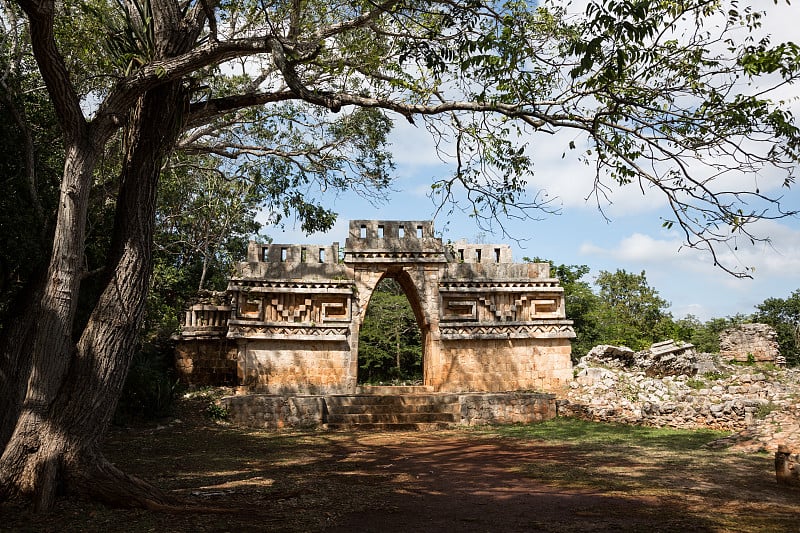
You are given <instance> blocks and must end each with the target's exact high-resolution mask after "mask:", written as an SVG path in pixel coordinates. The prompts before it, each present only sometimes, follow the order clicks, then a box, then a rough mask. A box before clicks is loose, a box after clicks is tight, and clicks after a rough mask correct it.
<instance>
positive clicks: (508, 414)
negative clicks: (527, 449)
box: [458, 393, 556, 426]
mask: <svg viewBox="0 0 800 533" xmlns="http://www.w3.org/2000/svg"><path fill="white" fill-rule="evenodd" d="M458 400H459V403H460V404H461V424H463V425H466V426H479V425H485V424H530V423H532V422H541V421H543V420H551V419H553V418H555V417H556V403H555V395H554V394H537V393H506V394H485V393H476V394H462V395H459V398H458Z"/></svg>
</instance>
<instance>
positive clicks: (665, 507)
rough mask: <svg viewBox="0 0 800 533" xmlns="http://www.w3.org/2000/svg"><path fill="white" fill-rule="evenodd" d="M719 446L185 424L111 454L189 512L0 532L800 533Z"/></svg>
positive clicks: (502, 432) (125, 441)
mask: <svg viewBox="0 0 800 533" xmlns="http://www.w3.org/2000/svg"><path fill="white" fill-rule="evenodd" d="M718 436H719V435H711V434H699V433H689V432H673V433H668V434H664V433H660V432H655V431H652V430H645V429H635V428H623V427H611V426H602V425H597V424H588V423H579V424H578V423H575V422H569V421H555V422H551V423H547V424H546V425H543V426H539V427H537V428H533V427H530V428H529V427H522V426H515V427H512V428H495V429H489V430H484V431H476V430H451V431H437V432H395V433H353V432H322V431H320V432H305V433H303V432H293V433H287V432H284V433H279V432H259V431H243V430H237V429H233V428H227V427H223V426H219V425H216V424H214V423H212V422H210V421H207V420H202V419H199V418H194V419H192V417H191V416H188V417H187V416H184V417H182V418H180V419H179V420H171V421H165V422H163V423H162V424H161V425H149V426H142V427H134V428H128V429H115V430H113V431H112V432H111V434H110V435H109V438H108V442H107V444H106V453H107V455H108V456H109V457H110V458H111V459H112V460H113V461H114V462H116V463H117V464H118V465H120V466H121V467H122V468H123V469H124V470H126V471H127V472H129V473H131V474H134V475H137V476H140V477H143V478H145V479H147V480H149V481H151V482H153V483H155V484H156V485H158V486H160V487H162V488H163V489H165V490H167V491H170V492H171V493H173V494H175V495H176V496H178V497H180V498H182V499H183V500H184V501H186V502H187V503H188V505H189V506H188V507H187V509H186V510H185V511H183V512H178V513H166V512H150V511H141V510H114V509H107V508H105V507H103V506H100V505H97V504H92V503H89V502H78V501H72V500H68V499H65V500H62V501H61V502H60V503H59V505H58V508H57V509H56V510H55V511H54V512H53V513H51V514H49V515H35V514H33V513H31V512H30V511H29V510H28V509H27V508H25V507H24V506H23V505H22V504H21V503H20V502H10V503H5V504H2V505H0V530H2V531H37V532H39V531H52V532H56V531H58V532H61V531H109V530H118V531H119V530H121V531H126V532H127V531H133V532H138V531H193V532H194V531H219V532H224V531H231V532H234V531H235V532H242V531H286V532H301V531H325V532H348V533H351V532H382V533H383V532H416V531H427V532H438V531H442V532H444V531H448V532H450V531H460V532H523V531H524V532H537V531H545V532H576V531H580V532H585V531H626V532H627V531H643V532H648V533H652V532H660V531H665V532H671V531H674V532H678V531H680V532H683V531H737V532H739V531H771V532H779V531H787V532H788V531H798V530H799V528H800V492H798V491H787V490H786V489H782V488H781V487H779V486H777V484H776V483H775V477H774V471H773V470H772V457H770V456H768V455H767V454H747V455H745V454H741V453H736V452H732V451H729V450H720V449H714V448H711V447H708V446H705V445H704V444H705V443H707V442H709V441H711V440H713V439H714V438H716V437H718Z"/></svg>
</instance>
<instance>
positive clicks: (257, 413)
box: [221, 394, 325, 429]
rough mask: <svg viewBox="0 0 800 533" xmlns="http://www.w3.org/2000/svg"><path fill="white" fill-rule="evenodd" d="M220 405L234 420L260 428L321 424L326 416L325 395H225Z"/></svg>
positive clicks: (232, 420) (240, 424)
mask: <svg viewBox="0 0 800 533" xmlns="http://www.w3.org/2000/svg"><path fill="white" fill-rule="evenodd" d="M221 404H222V405H223V406H224V407H225V408H226V409H227V411H228V420H229V421H230V422H231V423H233V424H235V425H237V426H243V427H252V428H260V429H283V428H311V427H316V426H320V425H322V423H323V421H324V416H325V399H324V398H323V397H322V396H269V395H264V394H248V395H246V396H229V397H227V398H223V399H222V400H221Z"/></svg>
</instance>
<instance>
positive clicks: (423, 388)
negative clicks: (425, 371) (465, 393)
mask: <svg viewBox="0 0 800 533" xmlns="http://www.w3.org/2000/svg"><path fill="white" fill-rule="evenodd" d="M432 392H433V387H431V386H430V385H396V386H395V385H360V386H359V387H358V388H357V389H356V393H357V394H381V395H388V396H391V395H395V394H426V393H428V394H429V393H432Z"/></svg>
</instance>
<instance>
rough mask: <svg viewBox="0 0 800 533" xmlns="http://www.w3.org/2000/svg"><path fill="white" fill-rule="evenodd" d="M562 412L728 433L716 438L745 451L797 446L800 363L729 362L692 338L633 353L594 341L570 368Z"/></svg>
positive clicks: (797, 448) (799, 445)
mask: <svg viewBox="0 0 800 533" xmlns="http://www.w3.org/2000/svg"><path fill="white" fill-rule="evenodd" d="M558 410H559V414H560V415H561V416H575V417H578V418H583V419H587V420H594V421H605V422H619V423H625V424H639V425H648V426H657V427H673V428H712V429H718V430H723V431H731V432H733V434H732V435H731V436H729V437H726V438H724V439H721V440H720V441H717V444H718V445H720V446H732V447H735V448H738V449H741V450H743V451H752V452H756V451H767V452H775V451H776V450H777V449H778V446H781V445H782V446H783V447H784V448H788V449H791V450H794V451H795V452H797V451H800V369H784V368H779V367H777V366H775V365H769V364H741V363H739V364H733V363H731V362H729V361H724V360H722V358H721V357H720V356H719V355H718V354H705V353H699V354H698V353H697V352H696V351H695V350H694V347H693V346H692V345H690V344H679V343H674V342H672V341H667V342H664V343H658V344H655V345H653V346H652V347H651V349H650V350H645V351H643V352H634V351H633V350H631V349H629V348H626V347H624V346H622V347H620V346H606V345H604V346H597V347H595V348H594V349H592V351H590V352H589V353H588V354H587V355H586V356H585V357H583V358H582V359H581V360H580V362H579V364H578V365H576V367H575V379H574V380H573V381H572V382H571V383H570V389H569V391H568V394H567V398H566V399H565V400H561V401H559V405H558Z"/></svg>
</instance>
